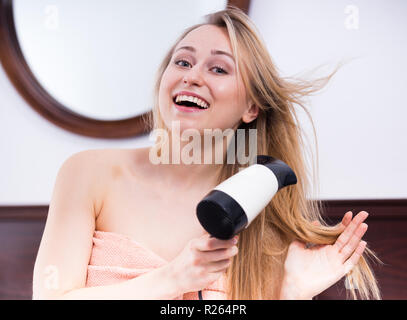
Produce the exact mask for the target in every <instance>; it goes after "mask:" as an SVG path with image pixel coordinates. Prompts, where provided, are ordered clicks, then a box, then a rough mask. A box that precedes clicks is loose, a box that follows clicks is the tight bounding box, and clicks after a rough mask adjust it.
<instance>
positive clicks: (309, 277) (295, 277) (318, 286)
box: [280, 211, 369, 300]
mask: <svg viewBox="0 0 407 320" xmlns="http://www.w3.org/2000/svg"><path fill="white" fill-rule="evenodd" d="M368 215H369V214H368V213H367V212H365V211H361V212H359V213H358V214H357V215H356V216H355V217H354V218H353V219H352V212H351V211H349V212H347V213H346V214H345V216H344V217H343V219H342V222H341V228H343V232H342V233H341V235H340V236H339V237H338V239H337V240H336V242H335V243H334V244H332V245H317V246H315V247H311V248H306V246H305V243H302V242H300V241H294V242H292V243H291V244H290V246H289V248H288V253H287V258H286V260H285V264H284V278H283V283H282V288H281V293H280V299H283V300H285V299H312V298H313V297H314V296H316V295H318V294H320V293H321V292H323V291H324V290H326V289H328V288H329V287H330V286H332V285H333V284H335V283H336V282H338V281H339V280H340V279H341V278H342V277H344V276H345V275H346V274H347V273H348V272H349V271H351V270H352V268H353V267H354V266H355V265H356V264H357V262H358V261H359V258H360V257H361V255H362V253H363V251H364V250H365V248H366V242H365V241H362V240H361V239H362V237H363V235H364V234H365V232H366V230H367V224H366V223H363V221H364V220H365V219H366V218H367V217H368Z"/></svg>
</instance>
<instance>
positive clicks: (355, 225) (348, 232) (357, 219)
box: [334, 211, 369, 251]
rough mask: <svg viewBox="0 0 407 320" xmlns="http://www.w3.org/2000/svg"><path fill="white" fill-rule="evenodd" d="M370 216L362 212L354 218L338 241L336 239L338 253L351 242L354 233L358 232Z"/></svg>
mask: <svg viewBox="0 0 407 320" xmlns="http://www.w3.org/2000/svg"><path fill="white" fill-rule="evenodd" d="M368 215H369V214H368V213H367V212H366V211H361V212H359V213H358V214H357V215H356V216H355V217H354V218H353V220H352V221H351V222H350V223H349V224H348V226H347V227H346V228H345V230H344V231H343V232H342V233H341V235H340V236H339V237H338V239H336V242H335V244H334V246H335V247H336V249H337V250H338V251H340V250H342V248H343V247H344V246H345V245H346V244H347V243H348V242H349V240H350V239H351V238H352V235H353V233H354V232H355V231H356V229H357V228H358V227H359V225H360V224H361V223H362V222H363V221H364V220H366V218H367V217H368Z"/></svg>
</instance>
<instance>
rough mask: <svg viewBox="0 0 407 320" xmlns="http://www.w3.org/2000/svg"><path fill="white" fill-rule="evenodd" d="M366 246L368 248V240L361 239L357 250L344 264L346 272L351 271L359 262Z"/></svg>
mask: <svg viewBox="0 0 407 320" xmlns="http://www.w3.org/2000/svg"><path fill="white" fill-rule="evenodd" d="M365 248H366V241H360V242H359V244H358V246H357V247H356V250H355V251H354V252H353V254H352V255H351V256H350V258H349V259H348V260H347V261H346V262H345V264H344V267H345V274H347V273H348V272H350V271H351V270H352V269H353V267H354V266H355V265H356V264H357V263H358V261H359V259H360V257H361V256H362V254H363V251H364V250H365Z"/></svg>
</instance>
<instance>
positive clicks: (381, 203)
mask: <svg viewBox="0 0 407 320" xmlns="http://www.w3.org/2000/svg"><path fill="white" fill-rule="evenodd" d="M324 204H325V205H326V208H325V214H324V216H325V217H326V219H327V220H328V221H329V222H330V223H337V222H339V221H340V220H341V218H342V216H343V214H344V213H345V212H346V211H348V210H352V209H353V212H354V213H357V212H359V211H362V210H365V211H367V212H369V214H370V215H369V218H368V221H367V223H368V225H369V229H368V231H367V234H366V235H365V239H366V240H367V242H368V245H369V246H370V247H371V248H372V249H374V251H375V252H376V253H377V254H378V256H379V257H380V258H381V259H382V261H383V262H384V263H385V265H383V266H374V272H375V274H376V275H377V278H378V281H379V285H380V287H381V290H382V295H383V299H407V289H406V288H407V267H406V264H407V245H406V244H407V232H406V230H407V200H357V201H356V200H351V201H349V200H348V201H326V202H324ZM47 212H48V206H29V207H0V299H31V295H32V276H33V268H34V262H35V257H36V255H37V252H38V248H39V244H40V241H41V236H42V233H43V230H44V226H45V221H46V216H47ZM345 297H346V289H345V287H344V284H343V281H340V282H338V284H336V285H335V286H333V287H331V288H329V289H328V290H326V291H325V292H323V293H321V294H320V295H319V296H318V297H316V299H319V300H330V299H345Z"/></svg>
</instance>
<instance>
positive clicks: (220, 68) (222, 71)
mask: <svg viewBox="0 0 407 320" xmlns="http://www.w3.org/2000/svg"><path fill="white" fill-rule="evenodd" d="M212 69H218V70H220V71H221V72H220V73H224V74H227V72H226V70H225V69H223V68H222V67H219V66H215V67H213V68H212ZM216 73H218V72H216Z"/></svg>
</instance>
